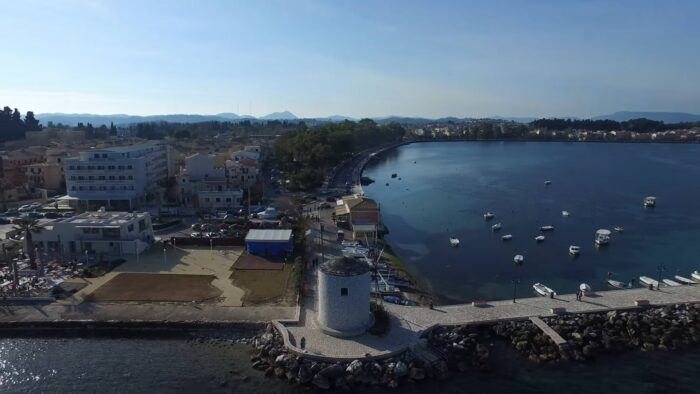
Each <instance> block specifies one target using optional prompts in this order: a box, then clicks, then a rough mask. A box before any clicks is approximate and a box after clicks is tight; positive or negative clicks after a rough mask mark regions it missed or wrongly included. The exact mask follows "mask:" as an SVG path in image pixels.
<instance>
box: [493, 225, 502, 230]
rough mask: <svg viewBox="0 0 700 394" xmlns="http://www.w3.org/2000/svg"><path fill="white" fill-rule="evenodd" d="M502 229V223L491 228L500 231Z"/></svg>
mask: <svg viewBox="0 0 700 394" xmlns="http://www.w3.org/2000/svg"><path fill="white" fill-rule="evenodd" d="M501 227H502V225H501V223H496V224H494V225H493V226H491V230H493V231H498V230H500V229H501Z"/></svg>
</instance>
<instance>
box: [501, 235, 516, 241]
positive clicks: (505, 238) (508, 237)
mask: <svg viewBox="0 0 700 394" xmlns="http://www.w3.org/2000/svg"><path fill="white" fill-rule="evenodd" d="M501 239H502V240H504V241H510V240H511V239H513V234H506V235H504V236H502V237H501Z"/></svg>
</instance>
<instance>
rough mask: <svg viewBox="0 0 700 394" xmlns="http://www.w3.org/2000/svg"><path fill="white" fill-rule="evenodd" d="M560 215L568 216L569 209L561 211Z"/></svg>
mask: <svg viewBox="0 0 700 394" xmlns="http://www.w3.org/2000/svg"><path fill="white" fill-rule="evenodd" d="M561 216H569V211H561Z"/></svg>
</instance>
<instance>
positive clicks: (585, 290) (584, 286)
mask: <svg viewBox="0 0 700 394" xmlns="http://www.w3.org/2000/svg"><path fill="white" fill-rule="evenodd" d="M578 289H579V290H581V292H583V294H593V290H592V289H591V286H589V285H588V283H581V284H580V285H579V286H578Z"/></svg>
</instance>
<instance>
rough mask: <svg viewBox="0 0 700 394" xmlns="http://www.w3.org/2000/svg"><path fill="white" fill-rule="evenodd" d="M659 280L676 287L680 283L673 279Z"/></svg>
mask: <svg viewBox="0 0 700 394" xmlns="http://www.w3.org/2000/svg"><path fill="white" fill-rule="evenodd" d="M661 281H662V282H664V284H665V285H667V286H672V287H676V286H680V285H681V284H680V283H678V282H676V281H675V280H671V279H662V280H661Z"/></svg>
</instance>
